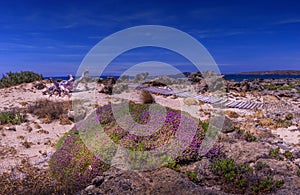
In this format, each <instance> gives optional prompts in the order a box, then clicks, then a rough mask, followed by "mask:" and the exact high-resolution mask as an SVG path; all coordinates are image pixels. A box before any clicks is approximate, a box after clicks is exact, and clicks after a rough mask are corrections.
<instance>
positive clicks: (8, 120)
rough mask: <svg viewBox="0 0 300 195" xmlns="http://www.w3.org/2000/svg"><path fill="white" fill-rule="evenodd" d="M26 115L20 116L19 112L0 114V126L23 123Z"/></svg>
mask: <svg viewBox="0 0 300 195" xmlns="http://www.w3.org/2000/svg"><path fill="white" fill-rule="evenodd" d="M26 121H27V120H26V115H25V114H22V113H21V112H20V111H17V110H11V111H3V112H0V124H1V125H4V124H13V125H19V124H21V123H23V122H26Z"/></svg>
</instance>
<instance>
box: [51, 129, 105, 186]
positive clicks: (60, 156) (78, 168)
mask: <svg viewBox="0 0 300 195" xmlns="http://www.w3.org/2000/svg"><path fill="white" fill-rule="evenodd" d="M58 144H59V145H57V146H56V148H58V150H57V151H56V152H55V153H54V154H53V155H52V157H51V159H50V162H49V166H50V171H51V174H52V176H53V177H54V178H55V179H57V180H58V181H59V182H61V183H63V184H64V185H65V186H69V187H70V188H72V189H76V190H77V191H78V190H81V189H82V188H84V187H85V186H86V185H88V184H89V183H90V182H91V180H92V179H93V178H95V177H96V176H97V175H101V174H102V173H103V172H104V171H106V170H107V169H108V168H109V165H107V164H105V163H104V162H103V161H101V160H100V159H99V158H97V157H96V156H95V155H94V154H93V153H92V152H90V151H89V149H88V148H87V147H86V146H85V144H84V143H83V141H82V140H81V138H80V135H79V133H78V131H76V130H75V129H72V130H71V131H70V132H69V133H68V134H66V136H64V137H63V138H62V141H60V142H58Z"/></svg>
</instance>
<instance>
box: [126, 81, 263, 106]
mask: <svg viewBox="0 0 300 195" xmlns="http://www.w3.org/2000/svg"><path fill="white" fill-rule="evenodd" d="M131 87H134V88H136V89H139V90H145V91H149V92H150V93H153V94H158V95H166V96H169V95H176V96H178V97H182V98H188V97H190V98H194V99H197V100H199V101H202V102H205V103H210V104H224V105H225V106H226V107H229V108H239V109H255V108H263V103H260V102H244V101H236V100H227V99H225V98H217V97H211V96H204V95H202V94H191V93H188V92H186V91H174V90H170V89H164V88H158V87H148V86H144V85H139V86H131Z"/></svg>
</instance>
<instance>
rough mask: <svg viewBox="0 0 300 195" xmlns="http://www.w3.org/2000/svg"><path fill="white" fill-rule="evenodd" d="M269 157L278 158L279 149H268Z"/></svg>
mask: <svg viewBox="0 0 300 195" xmlns="http://www.w3.org/2000/svg"><path fill="white" fill-rule="evenodd" d="M269 155H270V156H271V157H273V158H280V149H279V148H275V149H270V151H269Z"/></svg>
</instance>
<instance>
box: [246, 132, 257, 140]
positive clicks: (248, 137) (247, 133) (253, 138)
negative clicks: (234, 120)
mask: <svg viewBox="0 0 300 195" xmlns="http://www.w3.org/2000/svg"><path fill="white" fill-rule="evenodd" d="M245 140H246V141H247V142H256V141H257V140H258V139H257V137H256V136H255V135H254V133H250V132H249V131H246V133H245Z"/></svg>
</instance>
